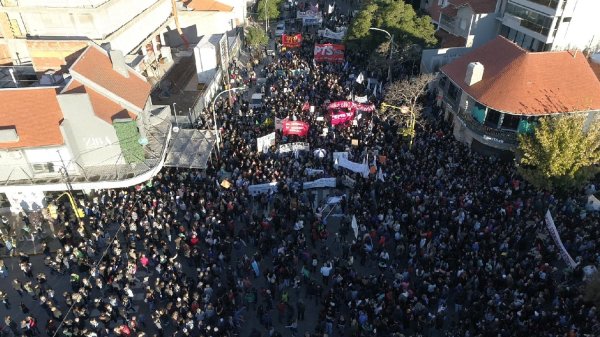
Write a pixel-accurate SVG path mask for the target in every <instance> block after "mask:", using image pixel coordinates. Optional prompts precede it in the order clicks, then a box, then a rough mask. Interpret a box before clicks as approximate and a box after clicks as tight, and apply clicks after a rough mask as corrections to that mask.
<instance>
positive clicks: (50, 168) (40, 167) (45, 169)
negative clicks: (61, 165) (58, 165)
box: [31, 163, 55, 173]
mask: <svg viewBox="0 0 600 337" xmlns="http://www.w3.org/2000/svg"><path fill="white" fill-rule="evenodd" d="M31 167H32V168H33V172H34V173H52V172H55V171H54V164H52V163H45V164H32V165H31Z"/></svg>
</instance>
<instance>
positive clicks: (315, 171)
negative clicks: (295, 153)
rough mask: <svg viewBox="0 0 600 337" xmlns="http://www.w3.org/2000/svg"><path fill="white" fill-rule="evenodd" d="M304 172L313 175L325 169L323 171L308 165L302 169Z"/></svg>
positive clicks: (321, 172)
mask: <svg viewBox="0 0 600 337" xmlns="http://www.w3.org/2000/svg"><path fill="white" fill-rule="evenodd" d="M304 173H305V174H306V175H307V176H314V175H317V174H323V173H325V171H323V170H317V169H312V168H310V167H307V168H305V169H304Z"/></svg>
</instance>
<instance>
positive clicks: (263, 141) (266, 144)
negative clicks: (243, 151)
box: [256, 132, 275, 153]
mask: <svg viewBox="0 0 600 337" xmlns="http://www.w3.org/2000/svg"><path fill="white" fill-rule="evenodd" d="M273 145H275V132H271V133H269V134H268V135H266V136H263V137H259V138H256V148H257V149H258V151H262V152H263V153H267V152H268V151H269V148H270V147H271V146H273Z"/></svg>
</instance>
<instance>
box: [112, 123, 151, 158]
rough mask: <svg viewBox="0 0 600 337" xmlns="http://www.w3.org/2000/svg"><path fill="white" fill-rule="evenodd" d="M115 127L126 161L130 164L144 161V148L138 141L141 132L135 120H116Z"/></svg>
mask: <svg viewBox="0 0 600 337" xmlns="http://www.w3.org/2000/svg"><path fill="white" fill-rule="evenodd" d="M113 127H114V128H115V132H116V134H117V138H118V139H119V145H120V146H121V151H122V152H123V157H124V158H125V161H126V162H127V163H128V164H132V163H141V162H143V161H144V148H143V146H142V145H140V143H138V140H139V139H140V132H139V131H138V128H137V124H136V123H135V121H129V122H114V123H113Z"/></svg>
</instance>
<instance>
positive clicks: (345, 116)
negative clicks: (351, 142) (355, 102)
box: [331, 111, 354, 125]
mask: <svg viewBox="0 0 600 337" xmlns="http://www.w3.org/2000/svg"><path fill="white" fill-rule="evenodd" d="M353 118H354V111H350V112H342V113H337V114H331V125H338V124H344V123H346V122H348V121H351V120H352V119H353Z"/></svg>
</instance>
